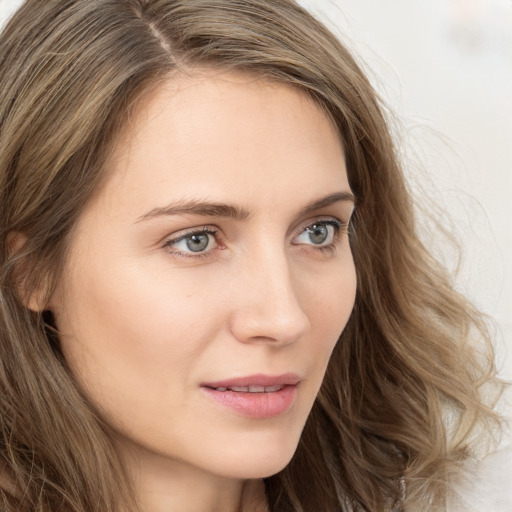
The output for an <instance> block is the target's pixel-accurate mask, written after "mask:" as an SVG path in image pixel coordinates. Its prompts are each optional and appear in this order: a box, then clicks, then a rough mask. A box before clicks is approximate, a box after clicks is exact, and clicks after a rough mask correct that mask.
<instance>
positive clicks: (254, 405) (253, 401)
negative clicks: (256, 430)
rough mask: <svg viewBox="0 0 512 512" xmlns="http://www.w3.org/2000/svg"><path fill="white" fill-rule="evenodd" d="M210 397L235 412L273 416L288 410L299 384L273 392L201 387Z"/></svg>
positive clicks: (258, 417) (258, 416) (256, 416)
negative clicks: (218, 389)
mask: <svg viewBox="0 0 512 512" xmlns="http://www.w3.org/2000/svg"><path fill="white" fill-rule="evenodd" d="M201 389H202V390H203V391H204V392H205V393H206V394H207V395H208V396H209V397H210V398H213V399H214V400H216V401H217V402H219V403H221V404H222V405H224V406H226V407H229V408H230V409H233V410H234V411H235V412H237V413H240V414H242V415H243V416H247V417H249V418H255V419H265V418H273V417H275V416H279V415H280V414H283V413H284V412H286V411H287V410H288V409H289V408H290V407H291V406H292V404H293V402H294V401H295V397H296V395H297V386H296V385H295V386H285V387H284V388H283V389H281V390H279V391H274V392H272V393H243V392H239V391H217V390H215V389H212V388H206V387H203V388H201Z"/></svg>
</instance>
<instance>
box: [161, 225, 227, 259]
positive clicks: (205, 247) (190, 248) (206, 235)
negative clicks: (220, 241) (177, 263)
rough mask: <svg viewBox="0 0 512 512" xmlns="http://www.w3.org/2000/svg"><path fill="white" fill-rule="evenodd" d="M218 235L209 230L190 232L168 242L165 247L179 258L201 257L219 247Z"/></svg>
mask: <svg viewBox="0 0 512 512" xmlns="http://www.w3.org/2000/svg"><path fill="white" fill-rule="evenodd" d="M216 233H217V232H216V231H213V230H210V229H208V228H204V229H202V230H200V231H193V232H189V233H186V234H184V235H181V236H178V237H176V238H172V239H171V240H168V241H167V242H166V243H165V247H167V248H168V249H170V250H169V252H170V253H171V254H175V255H178V256H180V255H181V256H194V255H197V256H200V255H203V254H205V253H209V252H210V251H211V250H212V249H214V248H215V247H217V240H216Z"/></svg>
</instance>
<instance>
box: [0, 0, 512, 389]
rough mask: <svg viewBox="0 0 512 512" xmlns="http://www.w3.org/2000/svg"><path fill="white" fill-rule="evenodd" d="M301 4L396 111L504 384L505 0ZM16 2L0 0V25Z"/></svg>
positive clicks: (508, 137) (508, 74) (511, 68)
mask: <svg viewBox="0 0 512 512" xmlns="http://www.w3.org/2000/svg"><path fill="white" fill-rule="evenodd" d="M299 1H300V2H301V3H302V4H303V5H305V6H307V7H308V8H310V9H311V10H312V11H313V12H314V13H316V14H317V15H318V16H319V17H320V18H321V19H322V20H323V21H325V22H326V23H327V24H328V25H330V26H331V28H333V29H334V30H335V32H336V33H337V34H338V35H339V36H340V37H341V39H342V40H343V41H344V42H345V43H346V44H348V45H349V46H350V47H351V48H352V49H353V50H354V51H355V52H356V53H357V54H358V55H359V57H360V59H361V60H362V62H363V63H364V64H363V66H364V68H365V69H366V70H367V72H368V73H369V75H370V77H371V79H372V81H373V83H374V84H375V87H376V88H377V90H378V91H379V92H380V94H381V95H382V97H383V98H384V99H385V101H386V102H387V103H388V104H389V105H390V106H391V107H392V109H393V110H394V111H395V112H396V113H397V114H398V117H399V119H400V123H401V128H402V136H403V140H404V152H405V153H406V157H407V161H408V169H409V171H408V174H409V177H410V179H411V180H412V182H413V188H415V189H423V190H426V191H427V192H428V193H429V194H430V195H433V196H434V197H435V198H436V202H437V203H438V204H440V206H442V207H443V208H445V209H446V210H447V212H448V215H447V216H446V217H445V218H444V219H442V220H443V222H444V223H446V226H447V227H448V228H449V229H451V230H455V234H456V236H457V237H458V238H459V242H461V243H462V246H463V259H462V262H461V264H460V267H459V268H460V272H459V275H458V286H459V288H460V289H461V290H462V291H464V293H466V294H467V295H469V297H470V298H471V299H472V300H473V301H474V302H475V303H476V304H477V305H478V306H479V307H480V308H481V309H483V310H484V311H485V312H486V313H488V314H489V315H490V316H491V317H493V318H494V319H495V320H496V322H497V326H498V330H497V334H496V343H497V351H498V364H499V365H500V368H501V374H502V375H503V376H504V377H506V378H508V379H512V149H511V146H512V0H428V1H427V0H393V1H392V2H390V1H387V2H383V1H382V0H299ZM20 3H21V2H20V0H0V24H2V23H3V22H4V21H5V20H6V19H7V17H8V16H9V15H10V14H11V13H12V12H13V11H14V10H15V9H16V7H17V6H18V5H19V4H20ZM427 212H428V209H427ZM432 215H436V216H439V212H437V211H434V210H432ZM434 235H435V234H434ZM434 237H435V236H434ZM446 247H447V248H446V250H445V254H444V255H443V258H444V259H445V260H446V262H447V264H448V265H449V266H450V267H452V268H454V267H455V265H456V262H455V261H454V257H455V253H454V251H453V250H452V249H450V248H449V247H448V246H446Z"/></svg>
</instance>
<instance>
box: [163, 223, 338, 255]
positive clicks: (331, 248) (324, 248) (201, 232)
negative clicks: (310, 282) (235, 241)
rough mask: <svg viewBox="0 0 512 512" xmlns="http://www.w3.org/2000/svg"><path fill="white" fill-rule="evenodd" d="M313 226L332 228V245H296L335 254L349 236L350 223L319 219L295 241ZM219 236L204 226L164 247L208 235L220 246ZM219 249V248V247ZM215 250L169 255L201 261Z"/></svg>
mask: <svg viewBox="0 0 512 512" xmlns="http://www.w3.org/2000/svg"><path fill="white" fill-rule="evenodd" d="M313 226H331V227H332V228H333V229H334V233H333V239H332V241H331V243H329V244H327V245H316V244H294V245H307V246H309V247H310V248H311V249H313V250H315V251H321V252H331V253H332V252H334V251H335V250H336V245H337V243H338V241H339V238H340V235H341V234H348V223H347V222H341V221H340V220H338V219H335V218H329V219H318V220H316V221H314V222H311V223H309V224H308V225H306V226H303V227H301V228H300V230H298V231H297V232H296V233H295V235H294V236H293V239H295V238H297V237H298V236H300V235H302V234H303V233H305V232H306V231H307V230H308V229H311V228H313ZM218 234H219V229H217V228H214V227H212V226H203V227H202V228H200V229H194V230H192V231H189V232H187V233H184V234H182V235H180V236H178V237H177V238H171V239H169V240H167V241H166V242H165V244H164V247H166V248H169V249H172V246H174V245H176V244H178V243H179V242H182V241H184V240H187V239H191V238H192V237H194V236H199V235H208V236H209V237H214V239H215V241H216V243H217V244H218V243H219V241H218ZM217 248H218V247H217ZM212 250H213V249H210V250H206V251H198V252H193V251H191V252H185V251H180V250H169V251H168V252H169V254H170V255H171V256H173V257H177V258H183V259H187V258H192V259H199V258H206V257H209V256H211V252H212Z"/></svg>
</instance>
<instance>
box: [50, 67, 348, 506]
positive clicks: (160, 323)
mask: <svg viewBox="0 0 512 512" xmlns="http://www.w3.org/2000/svg"><path fill="white" fill-rule="evenodd" d="M107 172H108V179H107V180H106V183H105V184H104V185H103V187H102V188H101V189H100V190H99V191H98V192H97V194H96V195H95V197H94V198H93V199H92V200H91V202H90V204H89V205H88V206H87V207H86V209H85V211H84V212H83V214H82V216H81V218H80V219H79V221H78V225H77V227H76V230H75V232H74V234H73V237H72V240H71V245H70V251H69V257H68V260H67V263H66V265H65V268H64V272H63V275H62V278H61V281H60V283H59V285H58V287H57V290H56V292H55V294H54V296H53V297H52V300H51V304H50V307H51V309H52V310H53V312H54V314H55V317H56V322H57V325H58V327H59V330H60V332H61V344H62V349H63V352H64V355H65V357H66V358H67V360H68V362H69V365H70V367H71V369H72V371H73V372H74V374H75V376H76V378H77V380H78V381H79V383H80V384H81V385H82V387H83V388H84V389H85V390H86V392H87V394H88V395H89V397H90V399H91V401H93V402H94V403H95V404H96V406H97V407H98V408H99V409H100V411H102V413H103V415H104V417H105V419H106V421H108V422H109V423H110V424H111V425H112V426H113V427H114V428H115V430H116V431H117V432H118V435H119V438H118V440H119V448H120V450H121V452H122V453H123V454H124V456H125V458H126V461H127V464H128V467H129V470H130V471H131V474H132V475H133V480H134V485H135V489H136V491H137V494H138V496H139V498H140V503H141V509H142V510H144V511H146V512H164V511H165V512H174V511H179V512H192V511H193V512H220V511H222V512H226V511H233V512H238V511H239V510H240V507H241V508H242V509H243V511H244V512H262V511H264V510H265V508H266V506H265V500H264V494H263V487H262V482H261V479H262V478H264V477H266V476H270V475H272V474H275V473H277V472H279V471H280V470H282V469H283V468H284V467H285V466H286V465H287V464H288V462H289V461H290V459H291V457H292V456H293V453H294V451H295V449H296V447H297V443H298V441H299V438H300V435H301V432H302V429H303V426H304V423H305V421H306V419H307V416H308V414H309V412H310V410H311V407H312V405H313V402H314V400H315V397H316V394H317V392H318V389H319V387H320V385H321V382H322V379H323V376H324V373H325V370H326V366H327V363H328V361H329V357H330V355H331V352H332V350H333V348H334V346H335V344H336V341H337V339H338V337H339V335H340V333H341V332H342V330H343V328H344V327H345V325H346V322H347V320H348V318H349V315H350V312H351V310H352V307H353V303H354V297H355V289H356V278H355V270H354V264H353V259H352V254H351V251H350V245H349V241H348V235H347V223H348V222H349V219H350V215H351V213H352V209H353V202H352V201H351V191H350V187H349V184H348V180H347V174H346V169H345V163H344V153H343V148H342V145H341V143H340V141H339V137H338V134H337V133H336V130H335V128H334V127H333V126H332V123H331V122H330V120H329V119H328V118H327V116H325V114H324V113H323V112H322V111H321V109H320V108H319V107H317V105H316V104H314V103H313V102H312V101H311V100H310V99H308V98H306V97H305V96H304V95H303V94H301V93H300V92H298V91H296V90H295V89H292V88H290V87H288V86H285V85H279V84H272V83H269V82H265V81H264V80H262V79H256V78H254V77H249V76H245V75H233V74H223V73H220V72H213V71H211V70H210V71H208V70H203V71H197V72H195V73H194V74H193V75H192V76H186V77H185V76H181V77H174V78H172V79H169V81H167V82H166V83H165V84H163V85H160V86H159V87H158V88H157V89H155V90H154V91H152V92H150V93H149V94H148V96H147V97H146V98H145V99H144V101H143V102H142V103H141V104H140V105H139V107H138V109H137V111H136V112H135V115H134V116H133V117H132V119H131V120H130V122H129V125H128V126H127V127H126V130H125V133H123V134H122V136H121V137H120V139H119V141H118V144H117V146H116V148H115V151H114V153H113V155H112V157H111V159H110V161H109V162H108V165H107ZM212 205H213V206H212ZM261 375H263V376H264V377H265V378H266V379H267V380H269V381H272V382H273V380H272V379H274V380H275V379H276V378H277V377H276V376H283V375H285V376H286V378H285V377H282V378H283V379H284V378H285V380H286V379H288V380H290V379H291V378H292V377H290V375H292V376H294V377H293V378H295V379H296V380H297V382H295V383H289V382H287V383H286V384H285V385H281V386H277V387H278V388H279V389H276V390H273V388H272V389H270V388H271V387H270V388H269V387H268V386H267V388H265V390H264V393H268V395H265V396H264V397H263V395H261V394H260V395H259V397H256V395H255V393H262V391H261V390H259V388H258V389H256V387H257V386H256V387H255V386H252V385H251V386H252V387H251V390H249V389H248V388H247V390H245V391H243V390H242V391H240V390H232V389H228V390H223V388H222V386H213V389H212V388H210V387H208V384H209V383H212V382H218V381H222V380H223V379H228V380H229V379H235V380H236V379H241V378H245V377H247V376H250V377H249V380H251V379H253V380H254V381H256V380H258V379H260V378H261V377H254V376H261ZM292 380H293V379H292ZM251 382H252V380H251ZM283 390H284V391H283ZM285 392H289V393H288V395H285ZM242 394H243V396H246V397H247V400H245V398H244V400H245V401H244V400H242V401H240V400H239V397H240V396H242ZM212 396H213V398H212ZM219 396H221V397H225V396H232V397H235V398H234V400H235V402H236V401H237V400H238V402H240V403H242V406H240V407H239V405H240V404H239V403H238V402H236V403H237V404H238V405H237V406H236V407H234V406H232V405H226V404H225V403H223V402H222V401H219V400H222V399H223V398H222V399H218V397H219ZM255 397H256V398H255ZM262 397H263V398H262ZM276 397H285V398H282V399H281V398H276ZM286 397H288V398H286ZM260 398H261V400H260ZM267 399H268V400H267ZM286 400H287V401H286ZM247 404H249V405H247ZM253 404H255V405H254V407H253ZM262 404H263V405H262ZM282 404H285V405H284V406H282ZM267 405H268V407H267ZM281 406H282V407H281ZM279 407H281V409H282V410H281V409H279Z"/></svg>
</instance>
